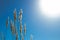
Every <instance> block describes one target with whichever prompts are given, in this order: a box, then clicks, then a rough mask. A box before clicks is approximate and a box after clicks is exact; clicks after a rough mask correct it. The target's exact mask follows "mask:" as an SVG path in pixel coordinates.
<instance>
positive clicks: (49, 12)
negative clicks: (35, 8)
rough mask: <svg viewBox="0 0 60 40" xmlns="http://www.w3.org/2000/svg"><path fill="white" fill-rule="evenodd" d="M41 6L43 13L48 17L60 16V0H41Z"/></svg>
mask: <svg viewBox="0 0 60 40" xmlns="http://www.w3.org/2000/svg"><path fill="white" fill-rule="evenodd" d="M38 3H39V8H40V10H41V12H42V14H43V15H44V16H46V17H48V18H58V17H59V16H60V0H39V2H38Z"/></svg>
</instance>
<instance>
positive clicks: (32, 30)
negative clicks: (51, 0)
mask: <svg viewBox="0 0 60 40" xmlns="http://www.w3.org/2000/svg"><path fill="white" fill-rule="evenodd" d="M36 2H37V0H0V32H2V33H3V35H4V36H5V39H6V40H12V39H13V40H14V39H15V36H12V33H11V30H10V28H9V27H10V26H8V29H6V24H5V23H6V19H7V18H8V16H9V17H10V19H12V20H13V11H14V9H15V8H16V10H17V15H18V13H19V10H20V9H23V21H22V22H23V24H24V22H25V23H26V27H27V32H26V37H25V40H30V35H31V34H32V35H33V40H60V18H58V19H49V20H47V19H46V18H44V17H43V16H42V15H41V13H40V14H39V12H38V11H36V8H37V5H36ZM34 5H36V6H34ZM35 7H36V8H35ZM18 28H19V27H18V25H17V29H18ZM0 38H1V37H0ZM19 39H20V38H19ZM0 40H1V39H0Z"/></svg>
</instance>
